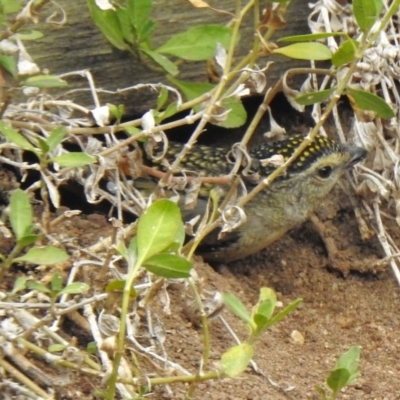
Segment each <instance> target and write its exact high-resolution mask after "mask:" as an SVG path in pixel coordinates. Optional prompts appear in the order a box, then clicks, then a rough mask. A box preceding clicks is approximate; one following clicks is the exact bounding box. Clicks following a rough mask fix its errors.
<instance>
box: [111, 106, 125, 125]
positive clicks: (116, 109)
mask: <svg viewBox="0 0 400 400" xmlns="http://www.w3.org/2000/svg"><path fill="white" fill-rule="evenodd" d="M107 106H108V109H109V110H110V113H111V115H113V116H114V117H115V119H116V120H117V123H118V124H119V123H120V122H121V118H122V117H123V116H124V112H125V106H124V105H123V104H119V105H118V106H116V105H114V104H107Z"/></svg>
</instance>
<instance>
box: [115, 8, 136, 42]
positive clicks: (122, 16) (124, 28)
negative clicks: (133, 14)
mask: <svg viewBox="0 0 400 400" xmlns="http://www.w3.org/2000/svg"><path fill="white" fill-rule="evenodd" d="M114 12H115V14H116V15H117V17H118V22H119V28H120V30H121V35H122V37H123V39H124V40H125V41H126V42H128V43H130V44H134V43H135V41H136V37H135V35H134V32H133V29H132V25H131V21H130V19H129V14H128V10H127V9H126V8H125V7H120V6H116V10H115V11H114Z"/></svg>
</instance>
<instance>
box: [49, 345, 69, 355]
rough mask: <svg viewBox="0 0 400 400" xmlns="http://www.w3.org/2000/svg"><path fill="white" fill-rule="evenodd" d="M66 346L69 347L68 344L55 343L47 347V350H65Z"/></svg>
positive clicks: (52, 351) (55, 351)
mask: <svg viewBox="0 0 400 400" xmlns="http://www.w3.org/2000/svg"><path fill="white" fill-rule="evenodd" d="M66 348H68V345H67V344H60V343H54V344H51V345H50V346H49V347H48V348H47V351H48V352H49V353H58V352H59V351H64V350H65V349H66Z"/></svg>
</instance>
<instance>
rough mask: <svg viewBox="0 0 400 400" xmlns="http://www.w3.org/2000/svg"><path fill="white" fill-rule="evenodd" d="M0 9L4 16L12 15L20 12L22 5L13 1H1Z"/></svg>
mask: <svg viewBox="0 0 400 400" xmlns="http://www.w3.org/2000/svg"><path fill="white" fill-rule="evenodd" d="M0 4H1V9H2V11H3V12H4V13H5V14H13V13H16V12H18V11H19V10H21V7H22V4H21V2H20V1H15V0H1V2H0Z"/></svg>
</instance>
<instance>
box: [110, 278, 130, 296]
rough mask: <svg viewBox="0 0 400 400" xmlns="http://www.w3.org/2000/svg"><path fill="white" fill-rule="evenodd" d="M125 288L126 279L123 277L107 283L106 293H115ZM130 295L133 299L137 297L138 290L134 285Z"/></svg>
mask: <svg viewBox="0 0 400 400" xmlns="http://www.w3.org/2000/svg"><path fill="white" fill-rule="evenodd" d="M124 289H125V281H124V280H122V279H119V280H113V281H110V282H109V283H108V284H107V286H106V293H115V292H117V293H122V292H123V291H124ZM129 296H130V297H131V298H132V299H135V298H136V297H137V292H136V290H135V289H134V288H133V287H131V290H130V294H129Z"/></svg>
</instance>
